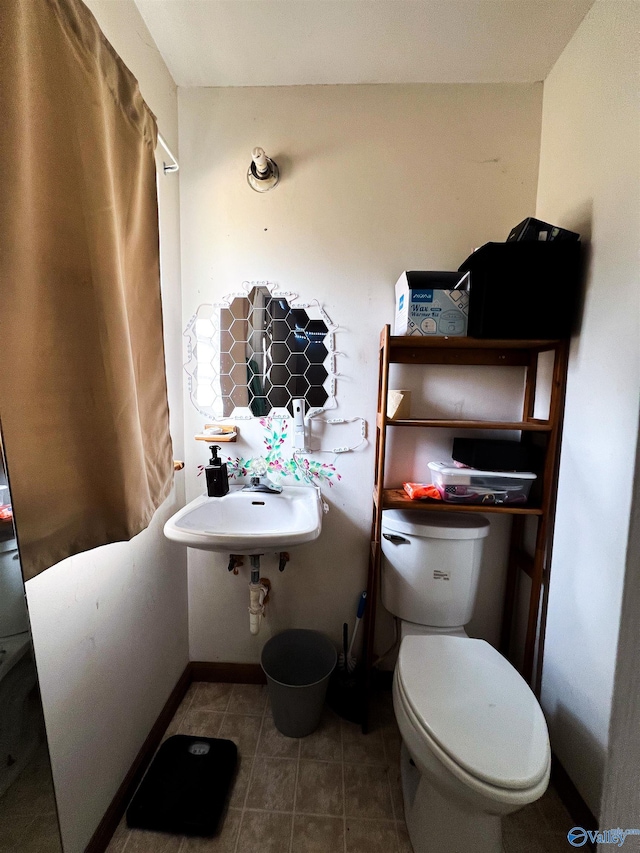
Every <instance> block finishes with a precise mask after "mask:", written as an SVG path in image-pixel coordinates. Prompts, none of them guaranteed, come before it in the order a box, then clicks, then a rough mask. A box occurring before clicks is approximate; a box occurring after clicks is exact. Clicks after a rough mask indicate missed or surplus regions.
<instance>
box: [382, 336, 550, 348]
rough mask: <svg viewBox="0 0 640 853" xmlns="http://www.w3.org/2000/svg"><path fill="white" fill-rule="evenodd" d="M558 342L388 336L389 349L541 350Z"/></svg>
mask: <svg viewBox="0 0 640 853" xmlns="http://www.w3.org/2000/svg"><path fill="white" fill-rule="evenodd" d="M558 344H560V341H559V340H533V341H505V340H494V339H492V338H467V337H453V338H447V337H437V336H433V337H430V336H429V337H428V336H420V335H404V336H399V335H391V337H390V338H389V346H390V347H391V349H401V348H408V349H415V348H418V349H474V350H478V349H520V350H536V351H537V352H541V351H543V350H547V349H554V348H555V347H557V346H558Z"/></svg>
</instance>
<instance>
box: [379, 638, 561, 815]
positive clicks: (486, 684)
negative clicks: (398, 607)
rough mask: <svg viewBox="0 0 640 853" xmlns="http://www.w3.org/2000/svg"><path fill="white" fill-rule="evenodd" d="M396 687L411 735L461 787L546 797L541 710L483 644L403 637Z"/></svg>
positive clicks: (523, 684)
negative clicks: (534, 792)
mask: <svg viewBox="0 0 640 853" xmlns="http://www.w3.org/2000/svg"><path fill="white" fill-rule="evenodd" d="M396 681H397V688H398V697H399V699H400V701H401V702H402V704H403V707H404V710H405V712H406V714H407V716H408V718H409V720H410V721H411V724H412V726H413V727H414V729H415V730H416V732H417V734H418V735H419V737H420V738H421V739H422V740H423V741H425V746H427V748H429V749H431V751H432V752H434V753H435V754H436V755H437V756H438V757H439V758H440V760H441V761H442V762H443V763H444V764H445V765H446V766H447V767H449V769H450V770H451V771H452V772H453V773H454V775H456V776H457V777H458V778H459V779H460V780H461V781H464V782H465V783H466V784H468V785H470V786H471V787H475V788H478V789H481V790H483V791H485V793H488V794H490V793H491V791H494V792H495V794H496V795H499V793H500V792H502V794H505V795H506V794H508V793H509V792H512V793H513V794H514V795H516V796H517V795H518V794H523V793H524V792H525V791H527V792H528V793H530V792H531V791H532V789H536V788H538V787H540V786H541V787H542V790H543V791H544V789H545V788H546V785H547V781H548V776H549V769H550V762H551V752H550V748H549V737H548V732H547V726H546V722H545V719H544V715H543V714H542V709H541V708H540V706H539V704H538V702H537V700H536V698H535V696H534V694H533V693H532V691H531V690H530V688H529V686H528V685H527V684H526V682H525V681H524V679H523V678H522V677H521V676H520V675H519V674H518V673H517V672H516V670H515V669H514V668H513V667H512V666H511V664H509V663H508V661H507V660H506V659H505V658H503V657H502V655H500V654H499V653H498V652H497V651H496V650H495V649H494V648H493V647H492V646H490V645H489V644H488V643H486V642H484V641H483V640H473V639H470V638H466V637H455V636H448V635H434V636H410V637H406V638H405V639H403V641H402V644H401V647H400V654H399V657H398V664H397V668H396ZM485 789H486V790H485ZM499 798H500V799H502V797H501V796H500V797H499Z"/></svg>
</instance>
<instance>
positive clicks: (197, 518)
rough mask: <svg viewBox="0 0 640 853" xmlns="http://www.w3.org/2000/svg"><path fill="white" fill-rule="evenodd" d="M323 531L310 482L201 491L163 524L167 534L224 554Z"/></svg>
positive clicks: (288, 543)
mask: <svg viewBox="0 0 640 853" xmlns="http://www.w3.org/2000/svg"><path fill="white" fill-rule="evenodd" d="M321 530H322V500H321V497H320V493H319V490H318V489H317V488H316V487H315V486H285V487H284V488H283V490H282V492H280V493H278V494H273V493H270V492H252V491H243V487H242V486H239V485H233V486H231V488H230V489H229V493H228V494H226V495H225V496H224V497H223V498H210V497H207V495H201V496H200V497H199V498H196V499H195V500H193V501H191V503H188V504H187V505H186V506H185V507H184V509H181V510H180V511H179V512H177V513H176V514H175V515H174V516H172V517H171V518H170V519H169V520H168V521H167V523H166V524H165V526H164V535H165V536H166V537H167V539H172V540H173V541H174V542H180V543H182V544H183V545H188V546H189V547H190V548H200V549H202V550H204V551H222V552H224V553H226V554H246V555H252V554H264V553H265V552H267V551H284V550H286V549H287V548H290V547H292V546H294V545H302V544H303V543H304V542H312V541H313V540H314V539H317V538H318V536H319V535H320V531H321Z"/></svg>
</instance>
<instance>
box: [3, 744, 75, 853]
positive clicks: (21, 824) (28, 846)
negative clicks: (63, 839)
mask: <svg viewBox="0 0 640 853" xmlns="http://www.w3.org/2000/svg"><path fill="white" fill-rule="evenodd" d="M61 849H62V848H61V847H60V835H59V832H58V818H57V816H56V802H55V798H54V794H53V782H52V780H51V767H50V765H49V755H48V753H47V749H46V747H45V746H44V745H42V746H41V747H40V748H39V749H38V751H37V752H36V754H35V755H34V757H33V759H32V760H31V761H30V762H29V764H27V766H26V767H25V769H24V770H23V771H22V773H21V774H20V776H18V778H17V779H16V780H15V782H14V783H13V785H11V787H10V788H9V790H8V791H7V792H6V793H5V795H4V796H3V797H2V798H1V799H0V853H61Z"/></svg>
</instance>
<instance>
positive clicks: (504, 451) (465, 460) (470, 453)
mask: <svg viewBox="0 0 640 853" xmlns="http://www.w3.org/2000/svg"><path fill="white" fill-rule="evenodd" d="M451 458H452V459H455V461H456V462H461V463H462V464H463V465H468V466H469V467H470V468H479V469H480V470H481V471H533V470H535V468H536V461H537V459H536V454H535V453H534V452H533V448H532V447H531V446H530V445H528V444H522V443H521V442H519V441H513V440H511V441H510V440H509V439H503V438H454V439H453V450H452V451H451Z"/></svg>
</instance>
